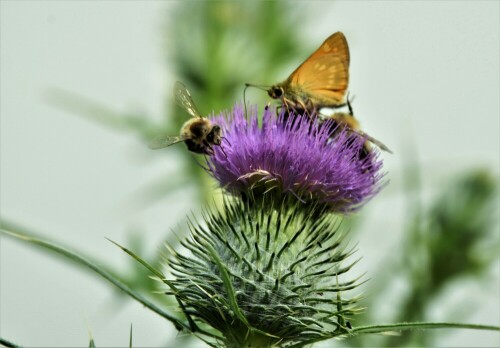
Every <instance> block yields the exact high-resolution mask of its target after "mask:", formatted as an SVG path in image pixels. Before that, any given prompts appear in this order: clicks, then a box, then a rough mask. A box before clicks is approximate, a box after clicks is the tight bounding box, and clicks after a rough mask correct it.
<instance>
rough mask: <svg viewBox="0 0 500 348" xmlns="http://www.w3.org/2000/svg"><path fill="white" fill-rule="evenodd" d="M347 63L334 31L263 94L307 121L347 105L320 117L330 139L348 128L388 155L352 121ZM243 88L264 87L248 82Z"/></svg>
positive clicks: (339, 37) (341, 37)
mask: <svg viewBox="0 0 500 348" xmlns="http://www.w3.org/2000/svg"><path fill="white" fill-rule="evenodd" d="M349 62H350V54H349V45H348V44H347V40H346V38H345V36H344V34H343V33H342V32H340V31H338V32H336V33H334V34H332V35H330V36H329V37H328V38H327V39H326V40H325V41H324V42H323V43H322V44H321V46H320V47H319V48H318V49H317V50H316V51H314V52H313V54H311V55H310V56H309V58H307V59H306V60H305V61H304V62H303V63H302V64H301V65H300V66H299V67H298V68H297V69H295V71H294V72H292V74H291V75H290V76H289V77H288V78H287V79H286V80H285V81H283V82H281V83H277V84H275V85H273V86H271V87H270V88H269V89H267V90H266V91H267V93H268V94H269V96H270V97H271V98H273V99H279V100H281V102H282V105H283V106H284V107H285V108H286V109H287V111H290V110H293V111H295V112H296V113H298V114H303V113H306V114H308V115H309V117H310V118H311V120H313V119H315V118H316V116H317V115H318V114H320V113H319V110H320V109H322V108H334V109H337V108H340V107H343V106H347V107H348V108H349V112H348V113H346V112H336V113H334V114H332V115H330V116H328V117H324V119H330V120H333V121H334V122H330V123H328V124H329V125H334V126H335V127H336V129H337V130H336V131H332V136H335V135H336V134H338V132H339V131H340V130H341V129H344V128H348V129H349V130H350V131H351V132H353V133H357V134H359V135H360V136H362V137H364V138H366V140H367V141H369V142H371V143H373V144H375V145H376V146H378V147H379V148H380V149H381V150H384V151H388V152H391V151H390V150H389V148H388V147H387V146H385V145H384V144H383V143H382V142H380V141H378V140H377V139H375V138H373V137H371V136H369V135H368V134H366V133H365V132H363V131H362V130H361V129H360V127H359V122H358V121H357V120H356V119H355V118H354V115H353V112H352V107H351V104H350V102H349V100H348V98H347V97H346V92H347V87H348V85H349ZM246 87H258V88H265V87H263V86H257V85H251V84H248V83H247V84H246ZM322 116H323V115H322ZM322 122H323V120H320V124H321V123H322ZM363 151H364V152H365V154H366V153H368V152H369V151H370V145H369V144H366V145H365V147H364V149H363Z"/></svg>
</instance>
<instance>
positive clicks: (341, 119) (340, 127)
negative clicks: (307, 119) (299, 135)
mask: <svg viewBox="0 0 500 348" xmlns="http://www.w3.org/2000/svg"><path fill="white" fill-rule="evenodd" d="M347 106H348V108H349V112H335V113H333V114H332V115H330V116H325V115H323V114H321V120H320V121H319V126H320V127H328V128H330V129H329V132H330V137H332V138H334V137H336V136H337V135H338V134H340V132H342V131H344V129H346V130H347V131H348V132H350V133H356V134H358V135H359V136H361V137H362V138H365V139H366V141H365V143H364V145H363V148H362V149H361V151H360V153H359V158H361V159H363V158H365V157H366V156H367V155H368V154H369V153H370V151H371V150H372V146H371V145H370V143H372V144H373V145H376V146H377V147H378V148H379V149H381V150H383V151H386V152H389V153H392V151H391V150H390V149H389V148H388V147H387V146H386V145H385V144H384V143H382V142H381V141H380V140H377V139H375V138H374V137H372V136H370V135H369V134H367V133H365V132H363V131H362V130H361V128H360V125H359V122H358V120H357V119H356V118H355V117H354V115H353V111H352V106H351V102H350V101H349V99H347ZM326 121H329V122H326Z"/></svg>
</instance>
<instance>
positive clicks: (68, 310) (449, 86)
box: [0, 1, 500, 347]
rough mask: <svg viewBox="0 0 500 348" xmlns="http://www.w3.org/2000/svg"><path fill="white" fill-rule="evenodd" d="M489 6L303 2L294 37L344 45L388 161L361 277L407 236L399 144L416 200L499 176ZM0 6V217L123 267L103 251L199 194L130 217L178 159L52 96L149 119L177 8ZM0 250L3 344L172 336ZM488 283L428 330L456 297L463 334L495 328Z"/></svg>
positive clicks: (174, 220)
mask: <svg viewBox="0 0 500 348" xmlns="http://www.w3.org/2000/svg"><path fill="white" fill-rule="evenodd" d="M499 4H500V3H499V2H497V1H440V2H431V1H414V2H410V1H404V2H396V1H388V2H384V1H376V2H363V1H356V2H347V1H345V2H344V1H342V2H336V3H331V2H310V3H301V6H304V8H305V9H307V10H308V11H311V12H312V14H313V15H312V17H313V18H314V20H313V23H312V24H310V25H307V26H304V29H303V30H304V31H303V35H304V37H307V38H308V40H310V41H313V42H316V43H317V44H318V45H319V43H320V42H322V40H323V39H324V38H325V37H327V36H328V35H329V34H331V33H332V32H334V31H337V30H342V31H343V32H344V33H345V34H346V36H347V38H348V40H349V43H350V46H351V56H352V59H351V84H350V89H351V91H352V92H353V93H354V94H355V96H356V101H355V106H356V109H355V110H356V114H357V115H358V117H359V118H360V119H361V121H362V123H363V126H364V129H365V130H366V131H367V132H368V133H370V134H373V135H376V137H377V138H379V139H383V141H384V142H385V143H386V144H387V145H389V146H390V147H391V148H392V149H393V150H394V152H395V154H394V155H384V159H385V169H386V170H387V171H388V172H389V175H388V177H389V178H390V180H391V185H390V186H389V187H387V188H386V189H385V190H384V191H383V192H382V193H381V194H380V195H379V196H378V197H376V198H375V199H374V200H373V201H372V202H371V203H370V204H369V205H368V206H367V207H366V208H365V211H364V214H366V219H365V222H364V225H363V226H362V227H364V228H362V231H363V232H362V234H360V235H357V238H359V249H360V251H359V253H360V255H363V260H362V262H361V263H360V264H359V266H358V269H362V270H367V271H368V276H370V274H373V273H375V270H376V268H377V265H378V264H379V262H381V261H383V260H384V259H385V256H386V255H387V254H388V253H390V251H391V250H394V249H395V248H397V247H398V243H399V241H400V240H401V238H402V235H401V233H402V231H403V225H404V221H403V217H404V216H403V208H404V202H405V201H404V196H403V193H402V180H401V178H402V165H403V156H404V154H405V151H406V150H405V149H404V147H403V144H408V143H413V144H414V146H415V147H416V150H417V151H418V154H419V158H420V161H421V168H422V172H423V179H424V185H425V186H424V187H425V191H424V193H425V195H424V197H431V196H432V193H433V192H434V190H435V189H436V188H440V187H442V186H443V185H444V184H446V183H447V181H449V178H450V177H451V176H453V174H455V173H458V172H460V170H463V169H466V168H472V167H484V168H487V169H489V170H491V171H493V173H495V175H496V176H497V177H498V173H499V134H500V130H499V128H500V124H499V94H500V88H499V78H500V72H499V58H500V57H499V41H500V36H499V30H500V28H499V21H500V20H499V10H500V8H499ZM0 6H1V7H0V9H1V17H0V19H1V26H0V49H1V50H0V64H1V66H0V77H1V80H0V82H1V85H0V88H1V91H0V92H1V94H0V112H1V130H0V131H1V133H0V134H1V140H0V141H1V142H0V146H1V147H0V155H1V168H0V175H1V182H0V192H1V196H0V204H1V205H0V208H1V215H2V217H3V218H8V219H10V220H14V221H18V222H21V223H23V224H24V225H25V226H27V227H31V228H33V229H35V230H37V231H40V232H43V233H44V234H45V235H47V236H49V237H50V238H52V239H53V240H57V241H60V242H62V243H63V244H65V245H68V246H72V247H76V248H78V249H79V250H83V251H85V252H86V253H88V254H90V255H93V256H95V257H98V258H100V259H102V260H104V261H106V262H108V263H109V264H112V265H114V266H115V267H117V268H118V269H123V268H124V267H125V264H126V263H128V262H129V260H128V259H127V256H126V255H124V254H123V253H121V252H120V251H119V250H117V248H116V247H114V246H113V245H111V244H110V243H109V242H107V241H106V240H105V239H104V237H105V236H106V237H109V238H111V239H113V240H117V241H125V240H126V236H127V234H128V233H129V232H130V231H131V230H132V229H134V228H140V229H142V230H143V231H145V233H147V236H146V238H145V240H146V241H147V247H148V248H149V250H154V249H155V248H156V247H159V246H158V243H159V242H160V241H161V240H162V235H163V233H164V232H165V231H167V230H168V229H169V228H171V227H175V226H176V225H177V224H179V223H182V221H183V216H184V215H185V214H186V213H187V212H188V211H189V209H190V208H193V209H196V208H197V205H198V203H197V202H195V203H193V202H192V197H193V190H192V188H191V187H186V189H185V190H184V191H182V192H179V193H178V194H176V195H173V196H169V197H166V198H165V199H164V200H163V201H162V202H161V203H159V204H156V205H153V206H149V208H147V209H140V210H137V209H135V208H134V206H133V204H131V202H132V201H133V199H134V198H133V197H135V196H134V194H136V193H137V191H138V190H140V188H141V187H144V185H147V184H148V183H150V182H151V181H152V180H157V179H158V178H160V177H161V176H162V175H182V174H181V173H182V168H181V167H180V166H179V165H177V161H176V155H175V154H169V153H168V152H163V153H162V156H163V158H162V159H161V160H159V159H158V154H157V153H151V152H149V151H148V150H147V149H146V148H145V147H144V145H143V144H142V143H140V142H139V141H136V140H134V139H133V138H132V137H131V136H129V135H123V134H120V133H117V132H112V131H109V130H106V129H104V128H102V127H99V126H97V125H96V124H94V123H92V122H89V121H86V120H83V119H81V118H78V117H75V116H74V115H71V114H69V113H68V112H65V111H61V110H60V109H56V108H54V107H52V106H50V105H48V103H47V101H46V99H45V92H46V91H47V89H48V88H49V87H61V88H64V89H67V90H70V91H74V92H77V93H79V94H81V95H84V96H87V97H89V98H92V99H95V100H98V101H102V102H103V103H104V104H106V105H109V106H110V107H113V108H115V109H117V110H123V111H126V110H130V109H132V110H139V111H144V112H145V113H146V114H149V115H151V117H153V118H155V119H158V120H159V119H160V118H161V117H163V113H164V112H165V110H167V109H166V107H165V105H164V99H165V95H166V94H167V93H170V91H171V86H172V84H173V81H174V80H175V76H172V71H171V70H170V69H169V67H168V66H166V65H165V64H164V61H165V59H164V56H165V52H164V51H163V46H162V42H163V40H162V37H161V35H162V30H161V28H162V27H163V26H164V25H165V21H167V20H168V14H169V12H170V11H171V9H172V7H173V6H175V2H152V1H150V2H149V1H148V2H133V1H123V2H119V1H108V2H80V1H73V2H63V1H54V2H49V1H38V2H36V1H30V2H14V1H2V2H1V3H0ZM308 54H309V52H305V53H304V57H303V58H305V57H306V56H307V55H308ZM298 63H300V60H298V61H297V64H298ZM292 68H293V67H292V66H291V67H290V70H291V69H292ZM287 73H288V72H284V76H283V77H286V74H287ZM242 82H244V81H242ZM0 250H1V258H0V261H1V265H0V266H1V268H0V281H1V285H0V310H1V312H0V336H2V337H4V338H7V339H10V340H13V341H15V342H17V343H19V344H22V345H25V346H66V347H69V346H85V345H87V344H88V331H87V327H88V328H90V330H91V331H92V333H93V336H94V338H95V340H96V343H97V345H98V346H100V347H104V346H125V345H127V344H128V330H129V326H130V323H133V326H134V346H135V347H144V346H162V345H165V342H166V341H167V340H166V337H167V336H168V335H171V334H174V333H173V330H172V327H171V325H170V324H169V323H167V322H165V321H164V320H163V319H161V318H159V317H158V316H157V315H155V314H154V313H151V312H149V311H148V310H146V309H144V308H142V306H141V305H139V304H136V303H132V302H123V303H122V305H120V307H119V308H117V307H116V306H114V305H113V303H114V302H113V297H114V296H116V293H115V292H114V291H112V290H110V289H111V288H110V286H108V284H107V283H105V282H104V281H102V280H101V279H100V278H98V277H97V276H95V275H93V274H90V273H84V272H81V271H80V270H78V269H75V268H74V267H73V266H72V265H70V264H67V263H66V262H65V261H61V260H62V259H59V258H54V257H53V256H50V255H47V254H44V253H41V252H39V251H38V250H35V249H33V248H30V247H27V246H26V245H24V244H21V243H19V242H17V241H12V240H11V239H7V238H2V240H1V249H0ZM498 272H499V269H498V267H496V269H495V270H494V271H493V272H492V274H491V281H490V282H488V284H487V285H486V286H482V287H479V286H477V285H475V284H473V283H471V284H465V285H463V286H461V287H460V288H456V287H455V288H454V289H452V290H453V291H450V292H449V293H448V294H447V295H446V296H444V297H443V299H442V301H441V302H440V305H442V308H443V309H442V310H437V311H436V313H434V315H435V316H436V319H439V320H446V313H447V312H446V311H447V307H446V306H447V304H448V303H452V302H451V299H453V300H454V301H461V302H462V303H470V302H473V303H475V304H477V305H478V306H479V308H478V310H477V311H474V312H472V315H471V316H470V317H468V318H467V320H468V321H472V322H477V323H491V324H496V325H498V324H499V323H500V309H499V308H500V307H499V306H500V304H499V299H498V292H499V276H498ZM453 303H457V302H453ZM458 303H460V302H458ZM387 306H388V307H390V303H388V304H387ZM439 308H441V307H439ZM383 310H386V311H387V310H388V311H390V308H388V309H387V308H385V309H383ZM450 310H451V309H450ZM440 344H441V345H445V346H477V345H482V346H498V345H500V337H499V335H498V334H497V333H485V332H470V331H468V332H463V331H462V332H451V331H448V332H447V333H446V334H445V335H444V336H443V337H442V339H441V341H440Z"/></svg>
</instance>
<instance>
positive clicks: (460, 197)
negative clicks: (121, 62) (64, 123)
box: [51, 1, 498, 346]
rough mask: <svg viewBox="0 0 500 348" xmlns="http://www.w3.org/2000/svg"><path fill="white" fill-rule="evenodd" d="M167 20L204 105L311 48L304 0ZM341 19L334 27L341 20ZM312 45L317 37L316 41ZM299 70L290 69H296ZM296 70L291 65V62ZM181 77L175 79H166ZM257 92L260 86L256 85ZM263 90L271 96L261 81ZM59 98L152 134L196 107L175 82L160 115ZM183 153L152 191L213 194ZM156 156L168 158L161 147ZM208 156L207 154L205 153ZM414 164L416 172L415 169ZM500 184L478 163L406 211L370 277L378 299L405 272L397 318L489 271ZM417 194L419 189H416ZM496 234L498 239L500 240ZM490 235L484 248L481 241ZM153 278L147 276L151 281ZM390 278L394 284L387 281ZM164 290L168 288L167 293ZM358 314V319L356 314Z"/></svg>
mask: <svg viewBox="0 0 500 348" xmlns="http://www.w3.org/2000/svg"><path fill="white" fill-rule="evenodd" d="M169 9H170V10H169V13H167V14H166V16H167V17H168V20H167V21H166V23H168V25H166V26H165V27H164V28H163V30H164V32H163V33H162V35H163V37H164V38H165V41H164V45H165V47H164V48H165V57H166V62H167V65H166V66H167V67H168V69H171V68H173V69H174V71H175V79H177V80H180V81H182V82H183V83H184V84H185V85H186V86H187V87H188V89H189V90H190V91H191V93H192V96H193V99H194V101H195V102H196V104H197V106H198V108H199V109H200V111H201V112H202V114H203V115H209V114H210V113H211V112H212V110H214V112H216V113H217V112H219V111H220V110H223V109H229V108H230V107H231V106H232V105H233V104H234V102H235V101H237V100H241V99H242V96H243V87H244V83H245V82H249V83H255V84H272V83H275V82H277V81H281V80H282V79H284V78H285V77H286V76H283V75H278V74H281V73H282V72H283V71H285V69H284V68H285V67H287V66H288V64H290V63H298V62H300V61H301V59H302V58H305V55H304V54H303V53H304V52H306V53H307V52H308V50H306V49H305V50H302V49H301V43H300V40H299V35H298V32H299V31H300V29H301V28H302V27H304V26H305V25H307V23H308V21H309V19H310V18H308V16H307V14H304V11H303V8H302V7H301V4H300V3H297V2H286V1H256V2H239V1H203V2H198V1H184V2H178V3H176V4H175V6H169ZM334 29H335V28H332V30H334ZM311 48H313V47H311ZM290 71H291V70H290ZM290 71H288V72H290ZM168 82H169V85H172V86H173V82H174V81H168ZM251 95H252V96H253V93H252V94H251ZM255 96H257V97H259V98H261V99H259V100H255V101H258V102H259V103H260V102H263V101H264V100H267V96H266V95H265V93H264V92H261V91H259V92H258V93H256V94H255ZM51 100H52V102H53V103H55V104H56V105H57V106H59V107H61V108H64V109H66V110H69V111H70V112H72V113H76V114H78V115H80V116H83V117H85V118H88V119H90V120H92V121H94V122H96V123H98V124H100V125H103V126H106V127H109V128H111V129H114V130H118V131H121V132H126V133H130V134H133V135H135V136H136V137H137V138H139V139H140V140H141V141H142V144H141V146H144V147H145V146H146V144H147V143H148V142H149V141H150V140H151V139H152V138H153V137H154V136H155V135H158V134H177V133H178V132H179V129H180V128H181V126H182V124H183V123H184V122H185V121H186V120H187V117H188V115H187V114H186V113H185V112H184V111H182V110H181V109H179V108H178V107H176V106H174V105H173V103H172V91H171V90H170V89H167V91H166V97H165V104H166V110H169V111H168V112H165V118H164V119H163V120H161V121H160V122H155V121H153V120H152V119H151V118H150V117H148V116H147V115H144V114H137V113H130V112H122V111H116V110H113V109H111V108H109V107H107V106H105V105H104V104H102V103H100V102H96V101H93V100H90V99H88V98H87V97H83V96H80V95H78V94H77V93H74V92H68V91H63V90H54V91H53V93H52V94H51ZM168 151H169V152H171V151H176V152H178V153H179V154H181V156H182V157H180V158H182V164H181V165H182V166H183V168H182V169H181V170H180V171H182V174H183V175H182V176H179V178H180V179H179V180H178V181H175V182H174V181H172V179H171V178H172V176H171V175H165V179H164V180H162V181H160V182H157V183H154V184H153V185H152V186H151V187H150V188H149V191H151V192H157V194H156V198H158V197H161V196H162V195H167V194H169V193H171V192H173V191H174V190H175V189H177V188H179V187H183V186H184V185H185V184H187V183H189V184H190V185H195V186H196V190H195V192H197V193H199V197H198V198H199V199H198V200H197V201H206V200H208V199H209V197H211V195H212V193H213V190H212V187H213V186H212V184H211V181H210V179H209V176H208V175H207V174H206V173H205V172H204V170H203V169H202V168H201V167H200V166H199V165H198V163H197V162H196V161H193V156H195V155H193V154H191V153H189V152H188V151H187V150H186V149H185V147H183V146H181V145H179V146H174V147H172V148H169V149H168ZM157 158H159V159H163V158H164V157H163V156H158V157H157ZM198 159H199V160H200V162H202V158H201V157H198ZM411 175H414V173H413V174H412V173H408V177H409V178H410V176H411ZM497 196H498V187H497V183H496V181H495V180H494V179H493V178H491V177H490V176H489V175H488V173H485V172H482V171H477V172H472V173H470V174H468V175H466V176H464V177H463V178H461V179H460V180H458V181H456V182H454V183H452V184H451V185H450V186H449V187H447V188H446V189H445V190H443V192H441V193H440V194H439V196H438V197H437V198H436V199H435V201H434V202H433V204H432V205H431V207H430V208H429V209H426V210H425V211H424V210H423V208H422V204H421V202H420V201H419V200H418V199H417V200H416V201H414V202H413V203H412V204H411V205H410V208H409V209H408V212H409V214H410V216H408V220H407V221H409V222H410V223H409V225H408V226H407V231H406V233H405V238H406V241H405V244H404V248H402V249H400V250H398V252H400V255H402V256H401V257H404V260H403V261H402V262H400V263H394V264H391V265H389V266H388V267H380V269H381V271H380V272H381V274H380V275H375V276H374V279H373V280H372V282H373V283H374V284H373V285H376V286H375V287H374V288H378V289H379V294H374V295H373V296H371V297H370V298H369V301H368V300H366V302H365V305H367V307H369V308H370V307H373V306H374V304H375V303H376V302H377V300H379V296H378V295H381V294H383V293H384V292H385V291H387V289H385V288H384V284H382V282H383V280H384V279H388V276H389V275H390V276H391V277H395V276H397V275H398V274H399V275H401V276H403V277H404V278H405V279H406V280H407V282H408V284H409V287H408V288H409V291H408V292H407V293H405V294H404V298H402V299H401V303H402V306H401V311H400V312H399V313H397V315H396V317H395V318H394V319H395V320H396V321H401V320H403V321H413V320H424V319H425V315H426V312H427V310H428V308H429V306H430V305H431V302H432V300H433V299H434V298H435V297H436V296H437V295H438V294H439V293H440V292H442V290H443V289H444V288H445V287H446V285H447V284H449V283H450V282H452V281H455V280H456V279H459V278H463V277H465V276H477V275H480V274H482V273H484V272H485V270H487V269H488V267H489V265H490V264H491V262H492V260H494V259H495V257H497V250H498V245H492V244H491V242H488V241H490V240H491V238H492V233H491V232H492V226H495V225H496V224H497V223H498V221H497V220H496V219H497V217H496V216H495V215H494V209H495V208H498V207H496V206H495V204H497V201H496V199H497ZM409 199H410V200H412V199H413V198H409ZM495 243H498V240H495ZM127 245H129V246H130V247H131V248H133V249H134V250H136V251H137V252H138V254H141V255H145V254H146V253H147V252H146V251H144V250H143V249H142V242H141V240H140V239H134V241H133V242H132V243H127ZM484 245H487V246H489V249H487V251H485V249H484V248H482V249H481V251H479V249H480V247H481V246H484ZM148 262H149V263H151V264H152V265H154V266H155V267H157V266H159V265H160V262H161V261H160V258H159V255H154V256H151V257H150V258H148ZM131 265H133V266H131V268H130V270H129V271H128V272H124V274H126V276H125V275H123V276H121V277H118V278H120V279H121V280H123V281H124V282H125V283H126V284H127V285H128V286H130V287H131V288H133V289H136V290H139V289H140V291H141V292H145V293H148V294H150V293H151V292H152V291H153V290H156V289H157V286H158V282H156V281H153V280H149V278H148V277H147V276H146V275H145V272H144V270H143V269H142V267H141V266H140V265H139V264H137V263H136V262H133V261H132V264H131ZM145 279H148V281H145ZM385 285H389V286H390V283H389V284H387V283H386V284H385ZM161 298H162V299H165V298H166V297H165V296H161ZM363 321H364V322H371V323H374V322H378V321H379V320H377V318H376V313H373V311H372V312H370V311H367V312H366V314H365V315H364V319H360V320H359V321H358V323H359V322H363ZM354 324H357V323H354ZM380 341H381V342H382V343H381V345H384V346H390V345H392V346H405V345H407V346H410V345H411V346H413V345H430V344H431V343H432V335H431V334H430V333H429V331H427V332H426V334H425V335H422V334H418V333H417V334H413V333H409V334H405V335H401V336H397V337H389V338H387V337H382V338H380ZM372 342H373V340H372V337H369V336H368V337H367V336H365V337H364V338H363V340H359V339H352V340H346V341H343V342H342V345H351V346H367V345H372V344H373V343H372Z"/></svg>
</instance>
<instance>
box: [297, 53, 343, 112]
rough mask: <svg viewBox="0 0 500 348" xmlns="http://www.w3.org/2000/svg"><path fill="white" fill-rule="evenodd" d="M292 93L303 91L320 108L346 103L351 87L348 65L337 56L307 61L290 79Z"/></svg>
mask: <svg viewBox="0 0 500 348" xmlns="http://www.w3.org/2000/svg"><path fill="white" fill-rule="evenodd" d="M288 82H289V86H290V88H289V89H290V91H301V93H303V94H305V97H306V98H308V99H310V101H311V102H312V103H313V104H314V105H315V106H316V107H318V108H320V107H328V106H336V105H338V104H341V103H343V102H344V98H345V94H346V91H347V87H348V85H349V66H348V63H346V62H345V60H344V59H343V58H341V57H339V56H338V55H337V54H326V55H320V56H316V57H313V58H310V59H308V60H306V61H305V62H304V63H303V64H302V65H301V66H300V67H299V68H298V69H297V70H296V71H295V73H294V74H292V75H291V76H290V79H289V81H288Z"/></svg>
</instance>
